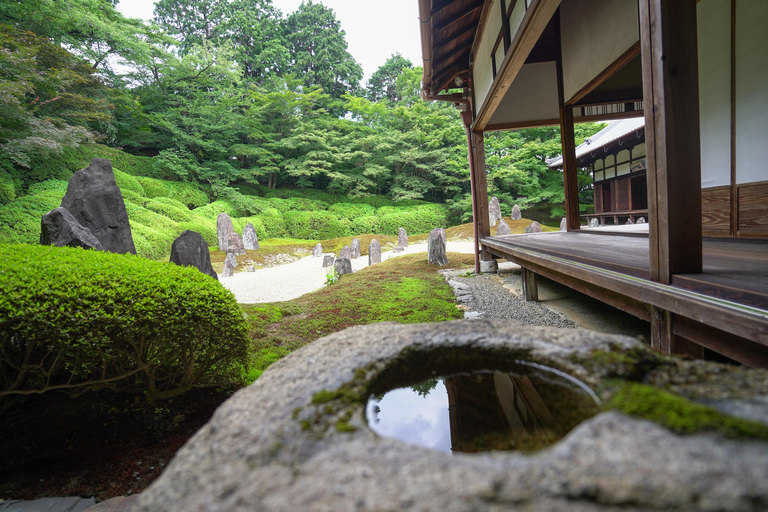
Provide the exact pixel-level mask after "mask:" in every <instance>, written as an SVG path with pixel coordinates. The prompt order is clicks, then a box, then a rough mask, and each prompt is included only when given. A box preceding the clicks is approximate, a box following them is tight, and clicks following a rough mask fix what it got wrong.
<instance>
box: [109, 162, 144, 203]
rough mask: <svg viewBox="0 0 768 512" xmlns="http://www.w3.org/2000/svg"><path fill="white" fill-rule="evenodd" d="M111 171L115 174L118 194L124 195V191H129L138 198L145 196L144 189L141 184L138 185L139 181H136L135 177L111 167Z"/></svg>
mask: <svg viewBox="0 0 768 512" xmlns="http://www.w3.org/2000/svg"><path fill="white" fill-rule="evenodd" d="M112 171H113V173H114V174H115V182H116V183H117V186H118V187H119V188H120V192H122V193H123V194H125V191H126V190H130V191H131V192H134V193H135V194H137V195H139V196H146V193H145V192H144V187H142V186H141V183H139V180H138V179H136V177H134V176H131V175H130V174H128V173H125V172H123V171H121V170H120V169H117V168H115V167H112Z"/></svg>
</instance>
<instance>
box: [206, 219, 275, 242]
mask: <svg viewBox="0 0 768 512" xmlns="http://www.w3.org/2000/svg"><path fill="white" fill-rule="evenodd" d="M249 222H250V223H251V224H253V230H254V231H256V237H257V238H258V239H259V240H264V239H265V238H267V229H266V227H264V222H263V221H262V220H261V217H257V216H251V217H239V218H237V219H232V225H233V226H234V228H235V231H237V232H238V233H239V234H241V235H242V234H243V228H245V226H246V224H248V223H249ZM203 238H205V237H203Z"/></svg>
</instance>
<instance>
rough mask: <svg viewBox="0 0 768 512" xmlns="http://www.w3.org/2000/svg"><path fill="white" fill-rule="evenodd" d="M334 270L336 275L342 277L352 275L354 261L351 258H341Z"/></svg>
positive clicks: (335, 263)
mask: <svg viewBox="0 0 768 512" xmlns="http://www.w3.org/2000/svg"><path fill="white" fill-rule="evenodd" d="M333 268H334V269H335V270H336V275H337V276H339V277H341V276H343V275H344V274H351V273H352V261H350V259H349V258H339V259H337V260H336V261H335V262H334V264H333Z"/></svg>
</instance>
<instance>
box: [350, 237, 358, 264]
mask: <svg viewBox="0 0 768 512" xmlns="http://www.w3.org/2000/svg"><path fill="white" fill-rule="evenodd" d="M349 247H350V249H351V256H352V259H357V258H359V257H360V240H358V239H357V238H353V239H352V243H350V245H349Z"/></svg>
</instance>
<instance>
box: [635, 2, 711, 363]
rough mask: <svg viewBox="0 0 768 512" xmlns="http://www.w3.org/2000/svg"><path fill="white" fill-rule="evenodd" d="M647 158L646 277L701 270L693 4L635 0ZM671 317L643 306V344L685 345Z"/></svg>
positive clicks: (664, 279) (667, 348)
mask: <svg viewBox="0 0 768 512" xmlns="http://www.w3.org/2000/svg"><path fill="white" fill-rule="evenodd" d="M638 4H639V5H638V7H639V13H640V42H641V55H642V65H643V100H644V103H645V140H646V147H647V153H648V154H647V162H648V172H647V181H648V217H649V232H650V235H649V240H650V278H651V279H652V280H653V281H657V282H659V283H663V284H669V283H670V282H671V281H672V276H673V275H674V274H696V273H700V272H701V268H702V257H701V162H700V148H699V145H700V141H699V87H698V61H697V43H696V2H693V1H664V0H639V2H638ZM673 322H674V318H673V316H672V315H670V314H669V313H668V312H667V311H663V310H657V309H655V308H654V310H652V311H651V337H652V340H651V343H652V345H653V346H654V347H655V348H657V349H659V350H661V351H662V352H665V353H670V352H671V353H677V352H681V351H687V350H686V347H685V345H686V343H685V342H683V340H680V339H678V338H677V337H676V336H675V335H674V334H673Z"/></svg>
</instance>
